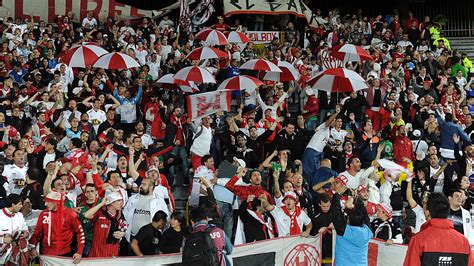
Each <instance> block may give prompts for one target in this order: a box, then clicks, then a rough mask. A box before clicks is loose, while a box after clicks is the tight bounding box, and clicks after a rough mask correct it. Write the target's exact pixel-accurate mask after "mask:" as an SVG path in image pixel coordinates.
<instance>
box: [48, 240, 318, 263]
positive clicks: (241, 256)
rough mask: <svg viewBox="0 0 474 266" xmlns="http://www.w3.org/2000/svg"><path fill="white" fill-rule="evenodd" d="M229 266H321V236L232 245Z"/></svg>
mask: <svg viewBox="0 0 474 266" xmlns="http://www.w3.org/2000/svg"><path fill="white" fill-rule="evenodd" d="M228 258H229V260H230V261H231V263H232V265H233V266H251V265H261V266H265V265H282V266H298V265H307V266H317V265H320V264H321V237H320V235H318V236H316V237H307V238H303V237H299V236H296V237H283V238H275V239H271V240H265V241H258V242H255V243H251V244H244V245H239V246H235V247H234V250H233V252H232V254H231V255H230V256H228ZM41 260H42V263H43V265H45V266H49V265H56V266H58V265H61V266H73V265H76V264H73V263H72V259H71V258H61V257H55V256H41ZM180 262H181V254H169V255H160V256H145V257H141V258H138V257H120V258H94V259H89V258H84V259H82V260H81V263H80V264H79V265H83V266H88V265H91V266H92V265H94V266H95V265H101V266H117V263H119V264H120V265H127V266H135V265H136V266H148V265H150V266H152V265H153V266H155V265H168V264H173V263H180Z"/></svg>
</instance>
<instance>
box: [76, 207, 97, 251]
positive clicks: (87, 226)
mask: <svg viewBox="0 0 474 266" xmlns="http://www.w3.org/2000/svg"><path fill="white" fill-rule="evenodd" d="M101 201H102V199H99V200H98V201H97V203H96V204H94V205H93V206H89V205H84V203H83V202H81V204H80V205H79V206H77V207H81V211H80V212H79V215H78V216H79V220H80V221H81V224H82V229H83V230H84V236H85V237H86V241H88V242H92V238H93V235H92V233H93V232H94V231H93V230H94V224H93V223H92V221H91V220H89V219H87V218H86V217H85V216H84V214H85V213H86V211H88V210H89V209H90V208H92V207H94V206H96V205H97V204H99V203H100V202H101Z"/></svg>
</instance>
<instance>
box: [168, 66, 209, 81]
mask: <svg viewBox="0 0 474 266" xmlns="http://www.w3.org/2000/svg"><path fill="white" fill-rule="evenodd" d="M173 78H175V79H179V80H184V81H194V82H198V83H216V80H215V79H214V77H213V76H212V75H211V73H210V72H209V71H207V69H205V68H203V67H198V66H190V67H185V68H183V69H181V70H180V71H178V72H177V73H176V74H175V75H174V77H173Z"/></svg>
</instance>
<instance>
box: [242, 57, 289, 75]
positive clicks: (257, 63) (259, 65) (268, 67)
mask: <svg viewBox="0 0 474 266" xmlns="http://www.w3.org/2000/svg"><path fill="white" fill-rule="evenodd" d="M240 69H250V70H261V71H272V72H281V69H280V68H279V67H277V66H276V65H275V64H273V63H272V62H270V61H268V60H265V59H252V60H249V61H247V62H245V63H244V64H242V65H241V66H240Z"/></svg>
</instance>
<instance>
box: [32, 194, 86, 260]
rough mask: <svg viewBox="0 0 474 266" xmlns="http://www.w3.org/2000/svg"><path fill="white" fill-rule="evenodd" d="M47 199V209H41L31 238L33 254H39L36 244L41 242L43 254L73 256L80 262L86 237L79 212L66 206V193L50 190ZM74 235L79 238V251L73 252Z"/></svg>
mask: <svg viewBox="0 0 474 266" xmlns="http://www.w3.org/2000/svg"><path fill="white" fill-rule="evenodd" d="M45 201H46V209H45V210H43V211H41V213H40V215H39V217H38V222H37V224H36V228H35V232H34V233H33V236H32V237H31V239H30V242H31V244H32V246H31V248H32V250H33V251H32V256H33V257H36V256H37V255H38V253H37V251H36V245H37V244H38V243H40V242H41V250H42V252H41V253H42V254H43V255H55V256H64V257H71V256H72V259H73V263H74V264H78V263H79V262H80V261H81V259H82V255H81V254H82V252H83V251H84V245H85V241H86V239H85V236H84V231H83V230H82V225H81V222H80V221H79V219H78V218H77V214H76V213H75V212H74V210H73V209H69V208H65V207H64V195H62V194H61V193H60V192H57V191H51V192H49V193H48V194H47V195H46V197H45ZM74 236H76V239H77V251H76V253H74V254H72V252H73V251H72V249H71V244H72V241H73V238H74Z"/></svg>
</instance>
